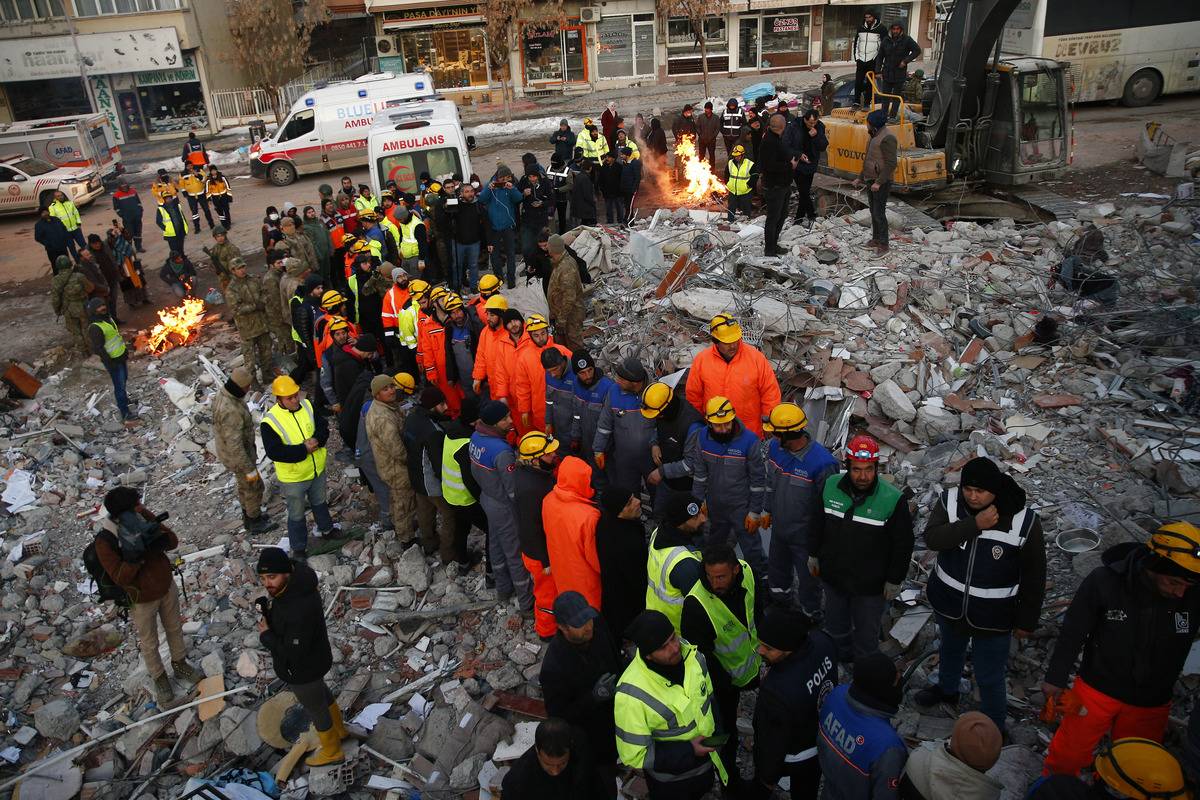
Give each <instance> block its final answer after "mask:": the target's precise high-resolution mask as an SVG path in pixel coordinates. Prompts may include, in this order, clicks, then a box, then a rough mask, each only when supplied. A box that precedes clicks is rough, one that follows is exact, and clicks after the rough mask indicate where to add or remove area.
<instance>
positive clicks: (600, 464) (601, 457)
mask: <svg viewBox="0 0 1200 800" xmlns="http://www.w3.org/2000/svg"><path fill="white" fill-rule="evenodd" d="M606 461H608V456H606V455H605V454H604V453H596V468H597V469H604V463H605V462H606Z"/></svg>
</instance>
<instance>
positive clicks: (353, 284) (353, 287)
mask: <svg viewBox="0 0 1200 800" xmlns="http://www.w3.org/2000/svg"><path fill="white" fill-rule="evenodd" d="M346 285H347V286H349V287H350V294H352V295H354V313H353V314H351V315H350V318H351V320H353V321H354V323H355V324H357V323H358V321H359V320H358V270H357V269H356V270H354V274H352V275H351V276H350V277H349V278H347V279H346Z"/></svg>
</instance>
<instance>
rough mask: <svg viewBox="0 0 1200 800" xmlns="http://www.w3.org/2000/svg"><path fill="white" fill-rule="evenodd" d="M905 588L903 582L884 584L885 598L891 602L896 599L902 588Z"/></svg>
mask: <svg viewBox="0 0 1200 800" xmlns="http://www.w3.org/2000/svg"><path fill="white" fill-rule="evenodd" d="M903 588H904V586H903V584H899V583H885V584H884V585H883V599H884V600H887V601H888V602H889V603H890V602H892V601H893V600H895V599H896V595H898V594H900V590H901V589H903Z"/></svg>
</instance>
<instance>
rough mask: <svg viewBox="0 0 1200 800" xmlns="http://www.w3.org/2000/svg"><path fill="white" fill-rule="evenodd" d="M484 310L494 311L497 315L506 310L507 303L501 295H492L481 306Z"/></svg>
mask: <svg viewBox="0 0 1200 800" xmlns="http://www.w3.org/2000/svg"><path fill="white" fill-rule="evenodd" d="M483 307H484V310H486V311H495V312H497V313H499V312H501V311H507V310H508V301H507V300H505V299H504V295H502V294H494V295H492V296H491V297H489V298H488V299H487V302H486V303H484V304H483Z"/></svg>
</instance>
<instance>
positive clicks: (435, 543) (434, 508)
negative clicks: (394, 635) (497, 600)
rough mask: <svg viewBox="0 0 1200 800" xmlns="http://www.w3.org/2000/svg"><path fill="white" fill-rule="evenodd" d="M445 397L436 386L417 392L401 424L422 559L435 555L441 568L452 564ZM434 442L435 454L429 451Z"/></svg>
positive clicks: (447, 409)
mask: <svg viewBox="0 0 1200 800" xmlns="http://www.w3.org/2000/svg"><path fill="white" fill-rule="evenodd" d="M449 410H450V408H449V405H447V403H446V395H445V394H443V392H442V390H441V389H439V388H438V387H436V386H426V387H425V388H424V389H422V390H421V395H420V398H419V400H418V401H417V405H416V406H414V407H413V409H412V410H411V411H409V412H408V417H407V418H406V419H405V420H404V448H405V451H406V453H407V456H408V462H407V466H408V479H409V483H411V484H412V487H413V491H414V493H415V495H416V502H417V531H418V536H419V538H420V542H421V549H422V550H424V551H425V555H427V556H431V555H433V554H434V553H435V552H436V553H438V555H439V556H440V557H441V559H442V564H443V565H445V564H449V563H450V562H451V561H453V560H454V514H453V513H452V512H451V511H450V506H448V505H446V501H445V499H444V498H443V497H442V479H441V469H440V468H439V467H440V465H441V448H440V436H439V435H441V436H444V435H445V428H444V427H443V426H444V425H445V423H446V422H447V421H448V420H449ZM435 438H438V440H439V448H438V452H437V453H433V452H432V451H431V450H430V445H431V443H432V442H433V440H434V439H435Z"/></svg>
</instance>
